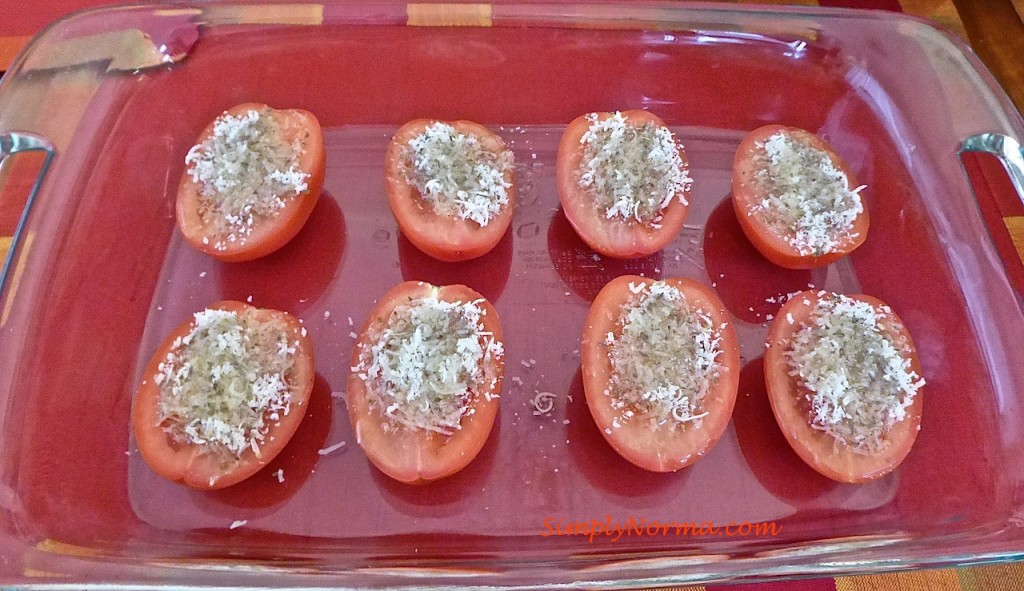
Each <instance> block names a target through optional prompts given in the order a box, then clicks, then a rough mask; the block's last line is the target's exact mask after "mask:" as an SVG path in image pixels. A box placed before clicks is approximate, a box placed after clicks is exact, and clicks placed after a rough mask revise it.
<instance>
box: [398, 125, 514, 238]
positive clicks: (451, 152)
mask: <svg viewBox="0 0 1024 591" xmlns="http://www.w3.org/2000/svg"><path fill="white" fill-rule="evenodd" d="M406 158H407V162H406V166H405V172H406V176H407V180H408V181H409V182H410V183H411V184H412V185H414V186H415V187H416V189H417V190H419V192H420V195H421V196H422V197H423V199H424V200H425V201H426V202H427V203H429V204H430V206H431V207H433V209H434V212H435V213H438V214H440V215H455V216H458V217H460V218H462V219H464V220H472V221H474V222H476V223H477V224H479V225H480V226H486V225H487V224H488V223H489V222H490V221H491V219H493V218H494V217H496V216H497V215H498V214H500V213H501V212H502V211H503V210H504V209H505V208H506V207H508V204H509V199H508V190H509V189H510V188H512V167H513V156H512V152H510V151H509V150H507V149H505V146H504V145H503V144H502V145H501V146H500V149H499V150H497V151H495V150H493V148H490V147H488V146H486V145H485V144H484V142H482V141H481V138H479V137H477V136H475V135H472V134H466V133H462V132H460V131H458V130H456V129H455V128H454V127H452V126H451V125H448V124H447V123H441V122H437V123H434V124H432V125H429V126H428V127H427V128H426V129H424V130H423V132H422V133H420V134H419V135H417V136H416V137H414V138H413V139H412V140H411V141H410V142H409V149H408V150H407V154H406Z"/></svg>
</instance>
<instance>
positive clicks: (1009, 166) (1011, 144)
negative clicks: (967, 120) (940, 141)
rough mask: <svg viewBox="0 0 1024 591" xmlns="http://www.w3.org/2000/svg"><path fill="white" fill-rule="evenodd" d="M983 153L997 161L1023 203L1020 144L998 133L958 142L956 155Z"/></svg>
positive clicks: (1023, 152)
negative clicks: (1004, 170) (1003, 168)
mask: <svg viewBox="0 0 1024 591" xmlns="http://www.w3.org/2000/svg"><path fill="white" fill-rule="evenodd" d="M964 152H984V153H987V154H991V155H993V156H995V157H996V158H998V159H999V161H1000V162H1002V163H1003V166H1004V167H1005V168H1006V172H1007V174H1008V175H1009V176H1010V182H1011V183H1013V188H1014V189H1016V191H1017V197H1018V198H1019V199H1020V200H1021V202H1022V203H1024V148H1022V147H1021V145H1020V142H1018V141H1017V140H1015V139H1013V138H1012V137H1010V136H1008V135H1002V134H999V133H979V134H978V135H972V136H971V137H969V138H967V139H965V140H964V141H962V142H960V148H959V150H958V154H963V153H964Z"/></svg>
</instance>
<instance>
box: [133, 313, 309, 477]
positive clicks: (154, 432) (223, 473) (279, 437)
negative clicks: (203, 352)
mask: <svg viewBox="0 0 1024 591" xmlns="http://www.w3.org/2000/svg"><path fill="white" fill-rule="evenodd" d="M208 309H210V310H226V311H229V312H234V313H236V314H239V315H241V314H253V315H255V318H256V319H257V320H258V321H260V320H261V321H270V320H271V319H277V320H280V321H282V322H283V323H284V325H285V326H286V331H287V334H288V341H289V342H292V343H297V345H296V346H295V363H294V366H293V367H292V370H291V375H290V378H289V383H290V385H291V386H292V389H291V402H290V409H289V412H288V414H282V415H281V416H280V417H279V418H278V419H277V420H273V421H268V424H269V428H268V430H267V433H266V437H265V440H264V442H263V444H262V445H261V446H260V455H259V456H257V455H256V453H255V452H254V451H253V450H252V449H246V450H245V451H244V452H243V453H242V454H241V455H240V456H238V457H230V456H226V455H225V454H224V453H214V452H213V451H211V449H210V448H209V447H208V446H207V445H205V444H197V443H189V442H185V443H182V442H180V441H175V440H174V439H173V438H172V437H171V436H170V435H169V434H168V433H167V431H166V430H165V425H164V423H163V421H162V419H161V413H160V396H161V391H160V387H159V386H158V385H157V382H156V377H157V375H159V374H160V365H161V364H162V363H163V362H164V360H165V359H166V358H167V355H168V353H170V352H171V351H172V350H173V348H174V342H175V341H176V340H177V339H179V338H182V337H184V336H186V335H187V334H189V333H190V332H191V331H192V328H193V327H194V324H195V323H194V321H192V320H190V321H188V322H184V323H182V324H181V325H179V326H178V327H177V328H175V329H174V331H172V332H171V333H170V334H169V335H168V336H167V338H166V339H164V341H163V343H161V345H160V346H159V347H158V348H157V350H156V352H155V353H154V354H153V357H152V358H151V359H150V361H149V364H148V365H147V366H146V371H145V373H144V374H143V381H142V384H141V385H140V386H139V389H138V391H137V392H136V394H135V402H134V405H133V406H132V427H133V432H134V434H135V440H136V443H137V444H138V447H139V453H140V454H141V455H142V458H143V460H145V462H146V463H147V464H148V465H149V466H150V468H152V470H153V471H154V472H156V473H157V474H158V475H160V476H162V477H163V478H166V479H167V480H171V481H173V482H180V483H182V484H184V485H186V486H189V487H192V488H198V489H208V490H213V489H220V488H224V487H227V486H231V485H233V484H236V483H238V482H241V481H242V480H245V479H246V478H248V477H250V476H252V475H253V474H255V473H256V472H258V471H259V470H260V469H261V468H263V467H264V466H266V465H267V464H268V463H270V461H271V460H273V459H274V458H275V457H276V456H277V454H278V453H280V452H281V450H282V449H283V448H284V446H285V445H286V444H287V443H288V441H289V440H290V439H291V437H292V435H293V434H294V433H295V431H296V429H298V426H299V423H300V422H302V417H303V416H304V415H305V412H306V406H307V402H308V400H309V395H310V392H312V390H313V378H314V362H313V345H312V343H311V342H310V340H309V338H308V337H307V336H305V334H304V330H303V328H302V325H301V324H300V323H299V321H298V319H296V318H295V317H293V316H291V315H290V314H287V313H285V312H279V311H276V310H263V309H257V308H254V307H252V306H249V305H248V304H244V303H242V302H235V301H223V302H218V303H216V304H214V305H212V306H210V307H209V308H208Z"/></svg>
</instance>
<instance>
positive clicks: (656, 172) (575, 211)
mask: <svg viewBox="0 0 1024 591" xmlns="http://www.w3.org/2000/svg"><path fill="white" fill-rule="evenodd" d="M555 167H556V176H557V179H556V182H557V184H558V196H559V199H560V200H561V202H562V209H563V210H564V211H565V216H566V218H568V219H569V223H570V224H572V227H573V228H574V229H575V230H576V233H577V234H579V236H580V238H581V239H582V240H583V241H584V242H586V243H587V246H589V247H590V248H592V249H593V250H595V251H596V252H598V253H600V254H603V255H605V256H609V257H613V258H617V259H633V258H639V257H643V256H647V255H649V254H653V253H655V252H657V251H659V250H661V249H662V248H664V247H665V246H666V245H668V243H670V242H672V240H673V239H674V238H675V237H676V236H677V235H678V234H679V231H680V230H681V229H682V227H683V222H684V221H685V219H686V213H687V211H688V209H689V199H690V185H691V184H692V183H691V180H690V176H689V165H688V163H687V159H686V152H685V150H683V146H682V144H681V143H680V142H678V141H676V139H675V137H674V136H673V135H672V133H671V132H670V131H669V129H668V128H667V127H666V126H665V123H664V122H663V121H662V120H661V119H659V118H658V117H657V116H656V115H652V114H651V113H649V112H647V111H641V110H633V111H624V112H621V113H619V112H616V113H590V114H587V115H582V116H580V117H577V118H576V119H575V120H573V121H572V123H570V124H569V126H568V127H566V129H565V132H564V133H563V134H562V139H561V141H560V142H559V144H558V155H557V159H556V163H555Z"/></svg>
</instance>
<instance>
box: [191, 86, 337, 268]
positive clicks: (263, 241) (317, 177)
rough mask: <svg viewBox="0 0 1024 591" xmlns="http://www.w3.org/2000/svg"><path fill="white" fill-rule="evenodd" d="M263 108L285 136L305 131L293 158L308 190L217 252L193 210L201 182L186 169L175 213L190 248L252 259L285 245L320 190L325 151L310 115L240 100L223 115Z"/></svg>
mask: <svg viewBox="0 0 1024 591" xmlns="http://www.w3.org/2000/svg"><path fill="white" fill-rule="evenodd" d="M266 109H269V110H270V112H271V113H272V115H273V116H274V117H276V118H277V121H278V123H279V124H281V126H282V129H284V130H285V131H286V137H291V135H289V134H294V133H308V136H307V141H305V142H304V148H305V149H304V151H303V153H302V154H301V155H300V157H299V168H300V169H301V170H303V171H304V172H306V173H308V174H309V177H308V178H307V180H306V184H307V185H308V189H307V190H306V192H305V193H302V194H301V195H296V196H294V197H292V198H289V199H287V200H286V201H285V203H286V205H285V207H284V208H283V209H281V210H280V211H279V212H278V213H277V215H276V216H275V217H273V218H270V219H267V220H263V223H261V224H260V225H258V226H256V228H254V230H253V232H252V234H251V235H249V236H248V237H246V239H245V240H244V241H239V242H235V243H231V244H228V245H227V247H226V248H225V249H223V250H221V249H217V248H215V247H214V240H213V239H212V236H211V234H210V233H209V231H208V230H207V229H206V224H204V223H203V220H202V218H201V217H200V216H199V213H198V209H199V203H200V200H199V196H200V193H201V191H202V186H201V185H200V184H199V183H196V182H195V181H193V180H192V177H191V175H189V174H188V172H187V171H186V172H184V173H183V174H182V176H181V181H180V182H179V183H178V194H177V199H176V201H175V217H176V221H177V225H178V230H179V231H180V232H181V235H182V237H183V238H184V239H185V241H186V242H188V243H189V244H190V245H191V246H192V247H193V248H195V249H196V250H199V251H200V252H203V253H205V254H207V255H210V256H212V257H214V258H216V259H218V260H221V261H224V262H229V263H238V262H245V261H252V260H255V259H258V258H261V257H264V256H266V255H268V254H270V253H272V252H274V251H276V250H278V249H280V248H281V247H282V246H284V245H285V244H287V243H288V242H289V241H291V239H292V238H294V237H295V235H296V234H298V233H299V231H300V230H302V227H303V226H304V225H305V224H306V220H307V219H309V216H310V214H311V213H313V208H314V207H316V203H317V200H318V199H319V198H320V193H321V192H322V191H323V186H324V176H325V174H326V172H325V171H326V163H327V152H326V149H325V147H324V137H323V131H322V130H321V129H320V123H319V121H317V119H316V117H315V116H314V115H313V114H312V113H310V112H309V111H304V110H302V109H288V110H276V109H270V107H268V106H267V105H264V104H262V103H243V104H241V105H236V106H234V107H231V108H230V109H228V110H227V111H226V113H228V114H231V115H235V116H237V115H240V114H244V113H248V112H249V111H261V112H262V111H264V110H266ZM214 123H215V121H212V122H210V124H209V125H208V126H207V127H206V128H205V129H204V130H203V131H202V133H200V134H199V138H198V139H197V140H196V143H197V144H199V143H201V142H203V141H204V140H205V139H206V138H207V137H209V136H210V135H212V134H213V125H214ZM204 238H205V239H206V242H205V243H204V242H203V240H204Z"/></svg>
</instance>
